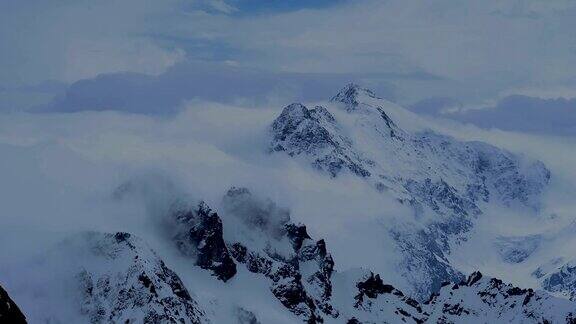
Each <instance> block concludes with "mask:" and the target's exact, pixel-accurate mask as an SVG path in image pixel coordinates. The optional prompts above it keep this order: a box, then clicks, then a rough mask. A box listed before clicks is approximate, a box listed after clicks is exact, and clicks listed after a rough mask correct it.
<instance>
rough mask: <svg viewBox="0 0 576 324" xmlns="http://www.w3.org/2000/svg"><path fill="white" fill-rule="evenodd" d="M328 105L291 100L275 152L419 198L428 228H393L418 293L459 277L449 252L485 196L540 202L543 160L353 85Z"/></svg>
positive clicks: (413, 200) (545, 177)
mask: <svg viewBox="0 0 576 324" xmlns="http://www.w3.org/2000/svg"><path fill="white" fill-rule="evenodd" d="M330 108H331V109H330V110H328V109H326V108H324V107H320V106H317V107H314V108H312V109H308V108H307V107H305V106H303V105H301V104H291V105H289V106H287V107H286V108H284V110H283V111H282V114H281V115H280V116H279V117H278V118H277V119H276V120H275V121H274V122H273V124H272V126H271V137H272V139H271V141H270V147H269V149H270V152H283V153H286V154H288V155H289V156H292V157H295V158H298V159H301V160H304V161H305V162H307V163H310V164H311V165H312V166H314V167H315V168H317V169H319V170H321V171H323V172H325V173H327V174H328V175H329V176H332V177H336V176H338V175H339V174H341V173H344V172H349V173H352V174H354V175H356V176H358V177H362V178H365V179H366V181H367V182H369V183H370V184H371V185H372V186H373V187H374V188H375V189H376V190H378V191H383V192H386V193H387V194H391V195H393V196H395V197H396V198H397V199H398V200H400V201H401V202H403V203H405V204H409V205H410V206H412V208H413V210H414V213H415V214H416V217H417V218H421V219H423V220H424V221H423V223H425V224H426V226H425V228H424V229H423V230H421V231H417V232H409V233H406V232H405V231H404V230H402V229H400V230H394V233H392V235H393V237H394V238H395V240H396V241H397V244H398V248H399V249H400V250H402V251H404V252H405V260H404V264H403V266H402V268H404V269H409V271H407V273H405V274H404V276H406V277H408V278H407V279H408V281H409V282H410V283H411V284H412V285H413V286H414V292H415V293H416V294H417V295H418V296H419V297H420V298H421V299H425V298H426V297H427V296H428V295H429V294H430V293H431V292H432V291H436V290H437V289H439V287H440V284H441V283H442V281H444V280H447V279H451V280H456V281H457V280H460V279H462V275H461V274H460V273H459V272H458V271H457V270H456V269H454V268H453V267H451V266H450V265H449V263H448V261H447V258H446V255H447V254H449V253H450V242H451V241H457V240H458V239H461V238H463V237H465V233H466V232H467V231H468V230H470V228H471V227H472V226H473V222H474V219H475V218H476V217H478V216H479V215H480V214H481V213H482V207H483V205H485V204H487V203H495V204H502V205H506V206H509V205H523V206H527V207H529V208H534V209H537V208H538V207H539V197H538V196H539V194H540V193H541V192H542V191H543V189H544V188H545V186H546V185H547V183H548V181H549V179H550V172H549V171H548V169H547V168H546V167H545V166H544V165H543V164H542V163H541V162H538V161H533V162H529V163H528V164H526V163H525V162H523V160H520V159H519V158H518V157H516V156H514V155H513V154H511V153H509V152H507V151H505V150H502V149H499V148H497V147H494V146H491V145H488V144H485V143H481V142H460V141H458V140H456V139H454V138H451V137H448V136H444V135H441V134H438V133H436V132H434V131H431V130H429V129H426V128H425V127H426V125H425V124H424V122H423V121H421V120H420V119H419V117H418V116H416V115H413V114H412V113H410V112H409V111H407V110H405V109H403V108H402V107H399V106H397V105H395V104H393V103H391V102H388V101H386V100H384V99H380V98H378V97H376V96H375V95H374V93H372V92H371V91H370V90H366V89H362V88H360V87H359V86H357V85H354V84H350V85H348V86H346V87H345V88H344V89H342V90H341V91H340V92H339V93H338V94H337V95H336V96H334V97H333V98H332V100H331V103H330ZM404 124H405V125H407V126H408V127H410V128H412V130H411V129H405V128H404V127H403V125H404ZM414 125H416V127H415V126H414ZM418 128H420V129H418Z"/></svg>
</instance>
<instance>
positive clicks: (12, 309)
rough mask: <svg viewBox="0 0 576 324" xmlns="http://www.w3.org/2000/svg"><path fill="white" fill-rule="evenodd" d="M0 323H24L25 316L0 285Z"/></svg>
mask: <svg viewBox="0 0 576 324" xmlns="http://www.w3.org/2000/svg"><path fill="white" fill-rule="evenodd" d="M0 323H7V324H24V323H26V316H24V314H23V313H22V311H20V308H18V306H17V305H16V303H14V301H13V300H12V299H11V298H10V296H8V293H7V292H6V290H4V288H2V286H0Z"/></svg>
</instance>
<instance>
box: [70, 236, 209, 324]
mask: <svg viewBox="0 0 576 324" xmlns="http://www.w3.org/2000/svg"><path fill="white" fill-rule="evenodd" d="M65 244H66V245H68V247H69V246H70V245H72V246H75V247H76V248H79V249H82V250H83V251H84V253H85V258H84V259H83V260H82V261H81V263H80V264H79V266H80V268H81V270H80V271H79V272H78V273H77V276H76V280H77V281H78V287H79V289H80V292H81V300H80V303H81V309H80V311H81V313H82V314H84V315H85V316H86V318H87V319H88V320H89V321H90V322H91V323H161V322H164V323H204V322H205V321H204V320H203V312H202V311H201V310H200V309H199V307H198V305H197V303H196V302H195V301H194V300H193V299H192V297H191V296H190V294H189V293H188V291H187V289H186V288H185V287H184V285H183V283H182V281H181V280H180V278H179V277H178V276H177V275H176V273H174V272H173V271H172V270H170V269H169V268H168V267H166V265H165V264H164V262H163V261H162V260H161V259H160V258H159V257H158V256H157V255H156V254H155V253H154V252H153V251H152V250H151V249H150V248H149V247H148V246H147V245H146V244H145V243H144V242H142V240H140V239H138V238H136V237H134V236H132V235H130V234H128V233H116V234H102V233H93V232H92V233H86V234H84V235H80V236H78V237H75V238H74V239H71V240H69V241H68V242H66V243H65Z"/></svg>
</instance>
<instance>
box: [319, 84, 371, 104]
mask: <svg viewBox="0 0 576 324" xmlns="http://www.w3.org/2000/svg"><path fill="white" fill-rule="evenodd" d="M362 97H369V98H377V97H376V95H375V94H374V92H373V91H372V90H370V89H366V88H362V87H361V86H359V85H358V84H356V83H349V84H347V85H346V86H345V87H344V88H342V89H341V90H340V91H339V92H338V93H337V94H336V95H335V96H334V97H332V99H330V101H332V102H341V103H343V104H345V105H346V110H347V111H353V110H356V108H357V107H358V105H359V104H360V102H361V101H360V100H361V98H362Z"/></svg>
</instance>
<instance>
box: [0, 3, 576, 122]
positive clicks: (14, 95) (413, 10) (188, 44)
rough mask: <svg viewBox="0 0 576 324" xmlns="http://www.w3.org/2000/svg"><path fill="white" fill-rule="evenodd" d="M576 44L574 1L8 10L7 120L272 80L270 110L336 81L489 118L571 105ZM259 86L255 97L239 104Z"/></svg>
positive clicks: (1, 80)
mask: <svg viewBox="0 0 576 324" xmlns="http://www.w3.org/2000/svg"><path fill="white" fill-rule="evenodd" d="M574 30H576V3H575V2H574V1H571V0H556V1H544V0H508V1H499V0H498V1H497V0H485V1H466V2H462V1H453V0H437V1H415V0H387V1H376V0H356V1H345V0H338V1H327V0H321V1H276V0H273V1H256V0H166V1H155V0H101V1H89V0H76V1H71V0H48V1H47V0H29V1H16V0H4V1H1V2H0V70H1V71H2V73H1V74H0V109H1V110H11V111H13V110H22V109H24V110H27V109H31V108H32V107H35V106H38V105H46V104H50V103H51V102H53V101H54V97H56V96H58V95H60V96H61V95H62V94H63V93H65V92H66V91H67V90H66V89H67V88H66V87H68V86H70V87H73V85H74V84H75V83H76V82H81V81H82V80H91V79H94V80H99V79H98V76H102V75H109V74H118V73H120V74H123V73H137V74H140V75H142V78H144V79H145V78H148V77H154V78H160V79H162V80H166V79H167V78H168V77H169V76H173V75H178V80H183V79H186V80H188V81H186V82H189V84H197V83H198V82H201V81H202V80H199V78H200V76H201V75H209V76H210V78H209V79H210V80H212V81H211V82H214V83H213V86H214V87H218V85H220V84H226V85H227V86H226V87H221V89H219V91H220V92H223V93H224V95H223V97H226V98H234V100H238V99H239V98H241V97H250V96H253V93H254V92H257V91H258V89H256V87H258V86H260V85H261V84H262V82H263V81H262V80H274V82H272V83H273V84H274V86H273V87H272V86H270V87H267V88H266V89H265V90H263V91H262V92H270V91H271V93H261V94H260V96H259V97H260V98H264V97H275V98H278V97H279V96H285V97H286V98H285V100H286V101H288V100H296V99H301V100H308V99H315V98H316V97H321V96H324V95H326V92H327V90H326V89H327V88H329V87H333V86H334V83H336V81H335V80H348V81H355V82H358V83H361V84H363V85H366V86H369V87H372V88H375V89H377V90H378V89H379V90H380V92H382V93H384V95H386V96H387V97H388V98H389V99H393V100H395V101H398V102H399V103H401V104H404V105H413V104H415V103H417V102H419V101H421V100H426V99H429V98H437V97H441V98H446V97H448V98H450V100H452V101H455V102H458V103H459V105H461V106H462V107H472V108H475V107H487V106H494V105H495V104H496V103H497V102H498V101H499V100H500V99H503V98H505V97H506V96H509V95H514V94H522V95H527V96H535V97H540V96H541V93H543V92H546V93H548V94H549V93H556V95H557V96H560V97H563V98H566V99H570V98H573V97H576V90H575V89H576V73H575V72H576V68H574V67H576V39H575V38H574V35H573V32H572V31H574ZM178 67H184V68H182V69H179V68H178ZM191 67H197V69H196V70H195V69H194V68H191ZM210 69H214V70H213V71H211V70H210ZM178 70H181V71H180V72H178ZM224 71H227V72H224ZM185 73H188V74H187V75H183V74H185ZM229 74H230V75H229ZM218 75H219V76H222V78H224V79H222V80H220V79H217V78H215V77H214V76H218ZM254 75H258V78H256V79H255V81H254V84H253V88H252V89H251V90H250V91H244V92H242V91H237V88H242V89H248V88H250V83H251V82H252V79H250V78H251V77H252V76H254ZM296 76H297V77H296ZM115 78H116V79H118V78H119V77H118V76H117V77H115ZM100 79H102V78H100ZM130 80H132V81H130V82H133V80H134V78H133V77H132V78H130ZM190 80H192V81H190ZM234 82H237V83H234ZM168 83H170V82H168ZM239 84H241V85H242V86H241V87H239V86H237V85H239ZM76 88H77V87H76ZM279 88H285V89H279ZM304 88H305V89H304ZM190 93H191V96H193V97H194V96H196V95H198V96H199V97H202V98H203V99H206V100H211V99H217V98H219V97H222V96H216V97H215V98H212V97H208V98H206V97H207V96H206V95H202V94H200V93H194V91H193V90H191V91H190ZM311 94H312V95H311ZM314 94H316V95H314ZM179 99H182V98H180V97H175V98H171V101H170V102H174V101H178V100H179ZM244 99H253V98H244ZM231 100H232V99H231ZM260 101H261V100H260ZM278 101H279V102H280V101H281V100H278ZM246 102H251V101H250V100H248V101H246ZM428 102H438V101H434V100H432V101H428ZM420 107H424V106H422V105H420ZM436 108H438V107H432V108H430V109H432V110H434V109H436ZM78 109H80V108H78ZM436 110H437V109H436Z"/></svg>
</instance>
